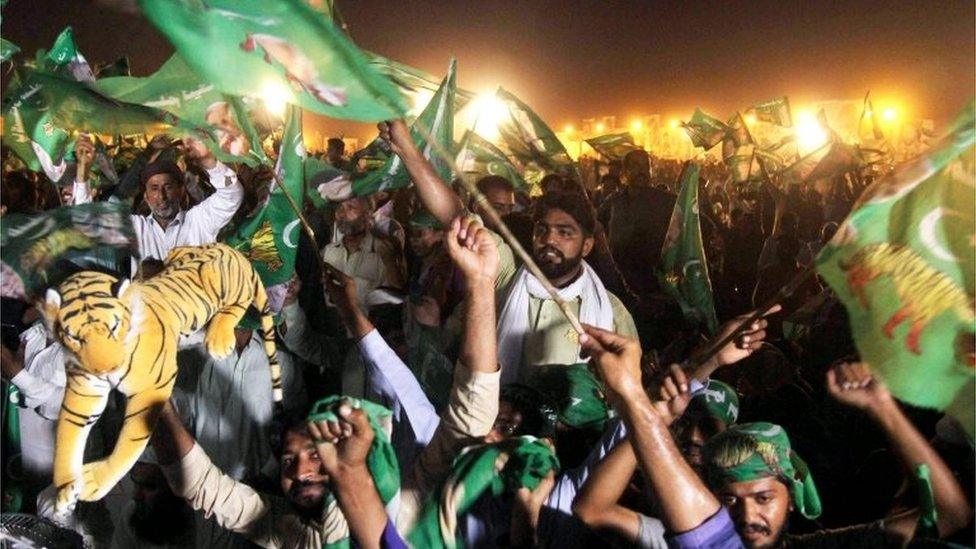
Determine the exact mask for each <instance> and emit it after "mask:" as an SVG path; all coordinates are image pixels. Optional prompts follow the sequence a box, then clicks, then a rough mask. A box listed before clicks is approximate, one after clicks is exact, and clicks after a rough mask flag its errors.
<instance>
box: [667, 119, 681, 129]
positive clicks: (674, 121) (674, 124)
mask: <svg viewBox="0 0 976 549" xmlns="http://www.w3.org/2000/svg"><path fill="white" fill-rule="evenodd" d="M680 125H681V121H680V120H678V119H677V118H672V119H671V121H670V122H668V126H671V128H677V127H678V126H680Z"/></svg>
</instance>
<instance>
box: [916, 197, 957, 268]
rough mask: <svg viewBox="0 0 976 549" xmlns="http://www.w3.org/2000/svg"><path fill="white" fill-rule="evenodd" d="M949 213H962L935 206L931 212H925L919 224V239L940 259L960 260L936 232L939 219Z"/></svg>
mask: <svg viewBox="0 0 976 549" xmlns="http://www.w3.org/2000/svg"><path fill="white" fill-rule="evenodd" d="M947 215H956V216H958V215H960V214H959V212H954V211H952V210H947V209H945V208H942V207H938V208H933V209H932V211H931V212H929V213H927V214H925V217H923V218H922V221H920V222H919V224H918V239H919V240H921V241H922V244H925V247H926V248H928V249H929V251H931V252H932V255H934V256H935V257H938V258H939V259H942V260H945V261H953V262H956V261H958V260H959V258H957V257H956V256H955V255H953V254H952V252H950V251H949V250H947V249H946V248H945V247H944V246H943V245H942V243H940V242H939V237H938V235H937V234H936V232H935V228H936V226H938V224H939V220H940V219H942V218H943V217H945V216H947Z"/></svg>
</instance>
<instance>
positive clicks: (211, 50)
mask: <svg viewBox="0 0 976 549" xmlns="http://www.w3.org/2000/svg"><path fill="white" fill-rule="evenodd" d="M139 5H140V6H141V7H142V10H143V13H144V14H145V15H146V17H147V18H148V19H149V20H150V21H151V22H152V23H153V24H154V25H155V26H156V27H157V28H158V29H159V30H160V31H161V32H162V33H163V34H164V35H166V37H167V38H169V40H170V42H172V44H173V45H174V46H175V47H176V50H177V52H179V53H180V55H181V56H182V57H183V59H184V60H185V61H186V62H187V64H188V65H190V66H191V67H192V68H193V70H195V71H196V72H197V74H199V75H200V77H201V79H202V80H203V81H205V82H209V83H213V84H214V85H215V86H217V88H218V89H220V90H221V91H223V92H225V93H230V94H235V95H250V96H262V95H268V94H273V95H277V96H280V97H282V98H283V99H286V100H287V101H288V102H290V103H295V104H297V105H300V106H301V107H303V108H305V109H308V110H309V111H312V112H316V113H319V114H323V115H326V116H329V117H332V118H340V119H346V120H361V121H366V122H368V121H379V120H389V119H392V118H399V117H402V116H403V115H404V113H405V112H406V110H407V109H406V107H405V105H404V102H403V98H402V96H401V95H400V93H399V92H398V90H397V88H396V85H395V84H394V83H393V81H392V80H390V79H389V78H388V77H386V76H385V75H383V74H381V73H380V72H379V71H377V70H376V68H375V67H373V66H371V65H370V63H369V59H368V58H367V57H366V54H365V53H364V52H362V51H361V50H360V49H359V48H357V47H356V46H355V45H354V44H353V43H352V42H351V41H350V40H349V38H347V37H346V36H345V35H344V34H343V33H342V32H341V31H340V30H339V29H337V28H336V27H335V26H334V25H333V24H332V21H331V20H330V17H329V16H328V15H325V14H323V13H322V12H320V11H317V10H315V9H314V8H312V7H311V6H309V5H308V4H307V3H306V2H304V1H302V0H276V1H275V2H265V1H261V0H140V1H139Z"/></svg>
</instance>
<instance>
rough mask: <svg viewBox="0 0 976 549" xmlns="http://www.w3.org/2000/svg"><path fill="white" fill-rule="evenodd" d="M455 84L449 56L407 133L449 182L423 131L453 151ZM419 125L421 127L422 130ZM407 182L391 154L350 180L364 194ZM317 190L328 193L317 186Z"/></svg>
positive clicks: (446, 170)
mask: <svg viewBox="0 0 976 549" xmlns="http://www.w3.org/2000/svg"><path fill="white" fill-rule="evenodd" d="M456 87H457V62H456V61H455V60H453V59H452V60H451V65H450V67H449V68H448V71H447V75H446V76H445V77H444V80H443V81H442V82H441V86H440V88H438V90H437V93H435V94H434V97H432V98H431V100H430V103H428V104H427V108H425V109H424V111H423V112H422V113H420V116H418V117H417V119H416V120H415V121H414V123H413V125H412V127H411V129H410V135H411V137H413V141H414V143H416V144H417V148H418V149H420V152H421V153H423V155H424V157H425V158H427V160H429V161H430V163H431V164H433V166H434V169H435V170H436V171H437V175H439V176H440V178H441V181H444V183H445V184H449V183H450V181H451V177H452V173H451V172H452V167H451V166H450V164H449V163H448V162H446V161H445V159H443V158H441V156H440V155H439V154H438V153H437V151H436V150H435V147H434V145H433V144H432V143H429V142H428V141H427V137H426V136H425V135H424V134H425V133H426V134H427V135H429V136H430V137H432V138H433V139H435V140H436V141H437V143H438V145H439V146H440V147H441V148H442V149H444V150H445V151H447V152H448V153H449V154H452V155H453V154H454V153H453V150H454V93H455V89H456ZM419 128H423V130H424V131H423V132H422V131H420V129H419ZM409 185H410V174H408V173H407V168H406V166H404V165H403V161H402V160H400V157H399V156H396V155H394V156H391V157H390V158H388V159H387V161H386V162H385V163H384V164H383V166H382V167H381V168H379V169H376V170H373V171H371V172H368V173H367V174H366V175H365V176H363V177H361V178H359V179H354V180H353V181H352V194H353V195H355V196H366V195H370V194H373V193H376V192H379V191H386V190H391V189H398V188H401V187H406V186H409ZM319 191H320V193H322V195H323V196H326V195H327V193H326V192H325V191H324V190H323V189H322V188H321V187H320V188H319Z"/></svg>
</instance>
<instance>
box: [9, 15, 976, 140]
mask: <svg viewBox="0 0 976 549" xmlns="http://www.w3.org/2000/svg"><path fill="white" fill-rule="evenodd" d="M338 1H339V9H340V12H341V13H342V15H343V16H344V19H345V20H346V22H347V24H348V29H349V32H350V34H351V35H352V37H353V39H354V40H355V41H356V43H357V44H358V45H360V46H361V47H363V48H365V49H369V50H372V51H375V52H377V53H380V54H382V55H385V56H387V57H390V58H392V59H395V60H398V61H402V62H405V63H408V64H411V65H414V66H417V67H419V68H422V69H424V70H426V71H429V72H431V73H433V74H435V75H437V76H438V77H440V76H441V75H442V74H443V72H444V71H445V70H446V68H447V64H448V60H449V59H450V57H451V56H455V57H457V59H458V71H459V73H458V75H459V84H460V85H461V86H462V87H464V88H467V89H471V90H474V91H488V90H492V89H494V87H495V86H496V85H499V84H500V85H502V86H504V87H506V88H508V89H509V90H511V91H513V92H514V93H515V94H517V95H519V96H520V97H521V98H522V99H523V100H524V101H526V102H527V103H528V104H529V105H531V106H533V107H534V108H535V109H536V110H537V111H538V112H539V113H540V114H541V115H542V116H543V118H545V119H546V120H547V121H548V122H549V123H550V125H552V126H553V127H555V128H560V127H562V126H563V125H564V124H567V123H577V122H578V121H579V120H580V119H582V118H585V117H590V116H605V115H616V116H618V121H619V120H621V119H622V120H627V119H628V118H629V117H631V116H634V115H639V114H654V113H660V114H662V115H663V116H664V117H667V118H670V117H680V118H687V117H689V116H690V114H691V112H692V110H693V109H694V107H695V106H701V107H703V108H705V109H706V110H707V111H710V112H713V113H714V114H716V115H719V116H728V115H729V114H731V112H732V111H733V110H735V109H737V108H741V107H745V106H747V105H749V104H751V103H755V102H758V101H761V100H765V99H770V98H772V97H775V96H779V95H783V94H786V95H789V96H790V99H791V100H792V101H793V103H794V104H799V103H803V102H805V101H812V100H826V99H860V98H861V97H863V95H864V92H865V91H867V90H868V89H870V90H872V97H875V98H877V100H878V101H881V100H884V99H886V98H888V99H891V100H894V101H897V102H898V103H899V104H901V105H903V107H904V110H905V111H906V112H905V114H906V115H908V116H912V117H919V118H934V119H935V121H936V123H937V124H938V125H940V126H941V125H942V124H944V123H945V122H946V121H948V120H949V119H950V118H951V117H952V116H953V115H954V114H955V112H956V111H958V110H959V109H960V108H961V107H962V106H963V105H965V103H966V102H967V101H968V100H969V99H970V98H972V97H973V95H974V93H976V88H974V79H976V31H974V21H976V3H974V2H972V0H968V1H958V2H872V1H865V0H855V1H848V2H844V1H837V0H835V1H830V2H805V3H800V2H782V1H769V2H766V1H751V2H707V3H706V2H648V1H627V2H625V1H615V2H614V1H610V2H607V1H604V2H599V1H586V2H582V1H506V2H502V1H479V2H471V1H456V2H450V1H447V0H410V1H409V2H390V1H385V2H381V1H379V0H349V1H343V0H338ZM69 24H70V25H72V26H74V29H75V36H76V40H77V42H78V44H79V47H80V48H81V50H82V52H83V53H84V54H85V55H86V56H87V57H88V59H89V61H91V62H92V63H95V62H100V61H108V60H111V59H114V58H116V57H118V56H119V55H121V54H127V55H129V57H130V59H131V61H132V68H133V74H134V75H136V76H145V75H147V74H149V73H151V72H152V71H153V70H155V69H156V68H158V67H159V65H161V64H162V63H163V62H164V61H165V60H166V58H167V57H168V56H169V55H170V54H171V53H172V47H171V46H170V45H169V44H168V43H167V42H166V40H165V39H164V38H163V37H162V36H161V35H160V34H159V33H158V32H156V31H155V29H153V28H152V27H151V26H150V25H149V24H148V22H147V21H146V20H145V19H144V18H143V17H142V16H141V15H140V14H139V13H138V10H137V9H136V8H135V3H134V2H131V1H120V0H102V1H84V0H82V1H68V0H60V1H56V0H10V2H9V4H8V5H7V7H6V8H5V10H4V12H3V27H2V33H3V36H4V37H5V38H7V39H8V40H11V41H13V42H14V43H16V44H17V45H19V46H20V47H21V49H22V50H24V51H25V52H30V54H31V55H33V52H34V51H35V50H36V49H38V48H42V47H43V48H47V47H50V44H51V42H52V41H53V40H54V38H55V37H56V36H57V34H58V32H59V31H60V30H61V29H62V28H63V27H64V26H65V25H69ZM876 102H877V101H876ZM618 123H619V122H618ZM624 123H625V122H624ZM323 124H325V126H324V127H323V128H322V129H324V130H325V131H345V132H347V133H351V134H358V135H360V136H365V133H366V130H365V128H366V127H365V126H363V125H359V126H354V125H349V124H335V123H333V122H331V121H323Z"/></svg>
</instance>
